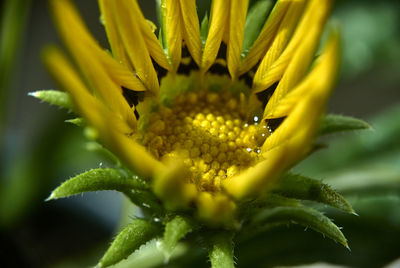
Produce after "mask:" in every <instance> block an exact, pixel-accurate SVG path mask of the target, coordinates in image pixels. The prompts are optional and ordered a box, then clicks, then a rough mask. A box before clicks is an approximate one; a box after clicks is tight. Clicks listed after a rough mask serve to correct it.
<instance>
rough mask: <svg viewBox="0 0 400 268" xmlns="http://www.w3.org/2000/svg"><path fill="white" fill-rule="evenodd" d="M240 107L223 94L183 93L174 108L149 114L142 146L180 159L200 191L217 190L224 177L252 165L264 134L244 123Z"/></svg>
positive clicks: (161, 156) (160, 156) (158, 154)
mask: <svg viewBox="0 0 400 268" xmlns="http://www.w3.org/2000/svg"><path fill="white" fill-rule="evenodd" d="M239 110H240V107H239V102H238V101H237V100H236V99H235V98H234V97H233V96H232V95H231V94H230V93H227V92H224V93H218V94H217V93H210V92H208V93H196V94H195V93H187V94H185V95H181V96H179V97H178V98H177V99H176V102H175V105H174V106H173V108H168V107H164V106H163V107H161V108H160V110H159V111H158V112H157V113H153V114H151V117H150V120H149V122H150V123H149V127H148V130H147V132H146V133H145V134H144V141H143V142H144V145H145V146H146V147H147V148H148V150H149V151H150V152H151V153H152V154H153V155H154V156H155V157H156V158H158V159H160V160H166V159H167V158H170V157H176V156H179V157H181V158H182V159H183V161H184V164H185V165H187V167H188V169H189V170H190V171H191V174H192V177H191V178H189V179H190V180H191V181H192V182H193V183H195V184H196V185H197V187H198V189H199V190H200V191H218V190H220V188H221V182H222V181H223V180H226V179H229V178H230V177H232V176H235V175H237V174H238V173H240V172H241V171H242V170H245V169H247V168H248V167H249V166H251V165H252V164H254V162H255V161H256V160H257V158H258V153H259V147H260V145H261V144H260V139H261V140H262V139H263V137H264V136H265V135H267V133H268V131H267V129H266V128H265V127H264V126H262V127H260V126H259V125H257V124H255V125H254V124H251V125H249V124H248V123H246V122H245V121H244V118H243V115H241V114H240V113H239V112H238V111H239Z"/></svg>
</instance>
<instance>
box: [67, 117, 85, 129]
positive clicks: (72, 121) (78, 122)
mask: <svg viewBox="0 0 400 268" xmlns="http://www.w3.org/2000/svg"><path fill="white" fill-rule="evenodd" d="M65 122H66V123H70V124H73V125H75V126H78V127H84V126H85V120H84V119H83V118H81V117H77V118H73V119H68V120H65Z"/></svg>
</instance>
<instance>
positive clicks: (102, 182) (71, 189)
mask: <svg viewBox="0 0 400 268" xmlns="http://www.w3.org/2000/svg"><path fill="white" fill-rule="evenodd" d="M146 188H147V186H146V184H145V183H144V182H143V181H142V180H140V179H139V178H137V177H129V176H127V175H126V174H124V172H123V171H121V170H118V169H113V168H99V169H91V170H89V171H86V172H84V173H82V174H79V175H77V176H75V177H73V178H71V179H69V180H67V181H65V182H64V183H62V184H61V185H60V186H59V187H57V188H56V189H55V190H54V191H53V192H52V193H51V195H50V197H49V198H48V199H47V200H52V199H58V198H63V197H68V196H72V195H76V194H80V193H84V192H93V191H104V190H116V191H120V192H123V191H126V190H128V189H146Z"/></svg>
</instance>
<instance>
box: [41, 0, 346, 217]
mask: <svg viewBox="0 0 400 268" xmlns="http://www.w3.org/2000/svg"><path fill="white" fill-rule="evenodd" d="M248 2H249V1H248V0H247V1H246V0H213V1H212V6H211V13H210V18H209V23H208V27H207V25H206V26H204V28H205V30H206V33H207V34H206V36H205V35H204V34H203V33H202V32H203V26H202V29H201V27H200V24H199V18H198V15H197V10H196V2H195V0H162V1H161V7H160V8H161V21H162V27H161V32H160V34H159V36H160V40H158V39H157V37H156V35H155V33H154V32H155V26H154V24H153V23H151V22H149V21H147V20H146V19H145V18H144V16H143V14H142V13H141V10H140V8H139V6H138V4H137V2H136V1H134V0H119V1H114V0H99V4H100V9H101V14H102V21H103V23H104V25H105V29H106V33H107V36H108V40H109V44H110V47H111V53H109V52H108V51H106V50H104V49H102V48H101V47H100V46H99V45H98V44H97V42H96V41H95V40H94V39H93V37H92V36H91V35H90V33H89V31H88V30H87V28H86V27H85V25H84V23H83V21H82V19H81V18H80V16H79V15H78V13H77V11H76V9H75V7H74V6H73V5H72V4H71V2H70V1H68V0H52V1H51V7H52V10H53V13H54V18H55V21H56V23H57V26H58V30H59V32H60V34H61V36H62V38H63V41H64V43H65V44H66V46H67V48H68V51H69V52H70V54H71V56H72V58H73V60H74V61H73V63H71V62H70V61H69V60H68V59H67V58H66V57H65V56H64V54H63V53H62V52H61V51H60V50H59V49H57V48H54V47H51V48H48V49H47V50H46V51H45V61H46V63H47V65H48V67H49V70H50V71H51V73H52V74H53V76H54V77H55V78H56V79H57V80H58V82H59V83H60V85H61V86H62V87H63V88H64V89H65V90H66V91H67V92H68V93H69V94H70V96H71V98H72V100H73V103H74V105H75V109H76V111H77V112H78V113H79V114H80V115H82V116H83V118H84V119H85V121H86V123H87V124H88V125H89V126H90V127H91V128H92V129H94V130H95V132H96V133H97V136H98V138H99V140H100V141H101V142H102V143H103V144H104V145H105V146H106V147H107V148H109V149H110V150H111V151H112V152H114V153H115V155H117V156H118V157H119V158H120V159H121V161H122V162H123V163H124V164H125V165H127V166H128V167H129V168H130V169H131V170H133V171H134V172H136V173H137V174H139V175H140V176H142V177H143V178H146V179H147V180H149V181H151V184H152V187H153V191H154V193H155V194H156V195H157V196H158V197H159V198H160V199H162V200H163V201H164V202H165V204H166V206H167V207H169V208H172V209H185V208H196V209H195V211H197V212H196V213H197V215H198V216H199V217H200V218H202V219H204V220H206V221H208V222H225V221H229V220H231V219H233V218H234V215H235V212H236V210H237V206H238V204H239V203H240V202H241V200H246V198H248V197H254V196H257V195H259V194H261V193H263V192H265V191H266V190H268V188H269V187H270V186H271V185H272V184H273V183H274V182H275V181H276V179H277V178H279V176H280V175H281V174H282V173H283V172H285V171H286V170H288V169H289V168H290V167H292V166H293V165H294V164H296V163H297V162H298V161H300V160H301V159H302V158H304V157H305V156H306V154H307V153H309V151H310V149H311V146H312V142H313V140H314V137H315V134H316V130H317V127H318V123H319V119H320V117H321V114H322V113H323V111H324V107H325V104H326V102H327V99H328V97H329V95H330V92H331V90H332V88H333V84H334V82H335V78H336V76H337V70H338V50H339V38H338V34H337V33H336V32H335V31H333V32H332V33H331V35H330V38H329V40H328V42H327V43H326V44H325V46H324V48H323V51H322V54H321V55H320V56H319V57H318V58H317V60H315V61H314V59H315V54H316V50H317V48H318V46H319V43H320V39H321V35H322V33H323V31H324V28H325V24H326V21H327V18H328V17H329V13H330V10H331V7H332V2H333V1H330V0H328V1H322V2H321V1H319V0H309V1H306V0H278V1H277V3H276V4H275V6H274V8H273V10H272V11H271V13H270V15H269V16H268V19H267V20H266V22H265V24H264V26H263V27H262V29H261V31H260V33H259V35H258V37H257V38H256V40H255V41H254V42H253V43H252V45H251V46H250V48H249V49H244V47H243V44H244V36H245V27H246V16H247V11H248ZM225 51H226V52H225ZM312 63H313V64H312ZM261 92H265V93H267V94H259V93H261ZM260 96H268V97H264V98H260Z"/></svg>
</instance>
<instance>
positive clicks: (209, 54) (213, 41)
mask: <svg viewBox="0 0 400 268" xmlns="http://www.w3.org/2000/svg"><path fill="white" fill-rule="evenodd" d="M230 5H231V0H213V1H212V6H211V16H210V23H209V25H210V26H209V30H208V35H207V40H206V44H205V46H204V50H203V55H202V59H201V69H202V71H203V72H205V71H207V70H208V69H209V68H210V67H211V65H212V64H213V63H214V61H215V59H216V57H217V55H218V51H219V47H220V45H221V42H222V38H223V36H224V34H225V32H227V31H228V29H229V28H228V26H229V10H230Z"/></svg>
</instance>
